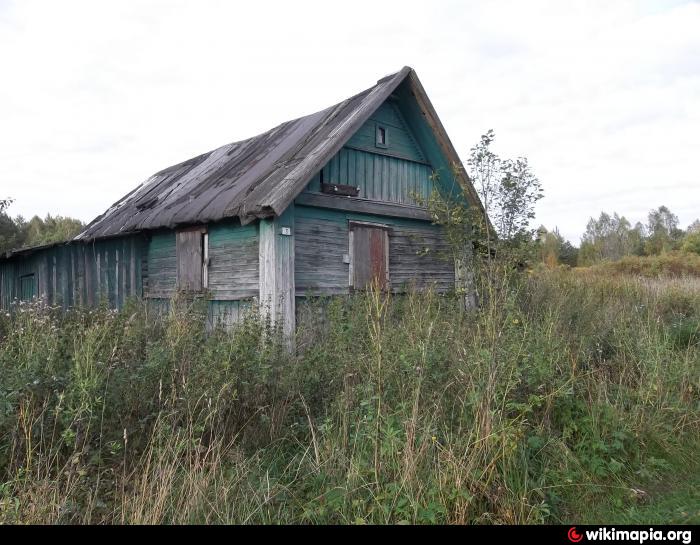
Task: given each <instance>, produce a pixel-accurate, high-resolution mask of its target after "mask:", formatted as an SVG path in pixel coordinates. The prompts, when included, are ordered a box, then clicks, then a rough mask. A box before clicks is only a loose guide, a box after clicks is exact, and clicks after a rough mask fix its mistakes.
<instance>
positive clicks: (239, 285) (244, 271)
mask: <svg viewBox="0 0 700 545" xmlns="http://www.w3.org/2000/svg"><path fill="white" fill-rule="evenodd" d="M208 233H209V258H210V260H211V261H210V264H209V270H208V286H209V291H210V292H211V299H214V300H219V301H233V300H238V299H247V298H251V297H255V296H257V295H258V276H259V275H258V225H257V224H250V225H246V226H241V225H240V224H238V223H233V222H223V223H218V224H213V225H209V226H208ZM176 254H177V250H176V236H175V232H174V231H163V232H158V233H155V234H154V235H153V236H152V237H151V240H150V242H149V245H148V287H147V290H146V294H147V297H149V298H153V299H167V298H169V297H172V295H173V294H174V293H175V290H176V287H177V255H176Z"/></svg>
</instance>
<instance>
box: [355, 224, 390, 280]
mask: <svg viewBox="0 0 700 545" xmlns="http://www.w3.org/2000/svg"><path fill="white" fill-rule="evenodd" d="M350 232H351V233H352V235H351V237H352V264H351V266H352V276H351V282H352V287H353V288H354V289H358V290H361V289H366V288H368V287H369V286H370V285H371V284H372V283H373V282H376V283H377V285H378V286H379V287H381V288H382V289H386V288H387V286H388V285H389V231H388V230H387V229H386V228H384V227H374V226H368V225H362V224H353V223H351V224H350Z"/></svg>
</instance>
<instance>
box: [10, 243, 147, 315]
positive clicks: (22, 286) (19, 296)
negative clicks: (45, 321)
mask: <svg viewBox="0 0 700 545" xmlns="http://www.w3.org/2000/svg"><path fill="white" fill-rule="evenodd" d="M143 255H144V239H143V237H141V236H131V237H121V238H115V239H107V240H99V241H94V242H90V243H82V242H75V243H71V244H65V245H60V246H54V247H51V248H46V249H43V250H37V251H36V252H35V253H33V254H30V255H27V256H17V257H15V258H14V259H10V260H6V261H2V262H0V304H1V305H2V308H3V309H7V308H10V305H11V304H12V302H13V301H15V300H29V299H32V298H34V297H37V298H42V299H44V300H45V301H46V302H47V303H49V304H51V305H60V306H62V307H64V308H68V307H72V306H79V305H86V306H92V305H96V304H99V303H100V302H101V301H105V302H106V303H107V304H108V305H109V306H111V307H113V308H120V307H121V306H122V305H123V304H124V302H125V301H126V300H127V299H128V298H129V297H132V296H140V295H141V294H142V283H143V274H142V272H143V263H142V260H143Z"/></svg>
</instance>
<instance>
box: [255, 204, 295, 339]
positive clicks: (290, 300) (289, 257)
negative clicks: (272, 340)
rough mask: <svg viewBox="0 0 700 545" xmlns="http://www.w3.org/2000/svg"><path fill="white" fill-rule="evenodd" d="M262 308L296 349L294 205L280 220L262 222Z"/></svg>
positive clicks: (260, 256) (272, 219)
mask: <svg viewBox="0 0 700 545" xmlns="http://www.w3.org/2000/svg"><path fill="white" fill-rule="evenodd" d="M259 258H260V308H261V311H262V312H265V313H268V315H269V316H270V320H271V321H272V323H274V324H276V325H279V326H280V328H281V330H282V333H283V335H284V336H285V338H286V339H287V341H288V343H289V347H290V349H291V348H292V347H293V339H294V331H295V327H296V317H295V312H296V309H295V301H294V294H295V287H294V205H291V206H289V208H288V209H287V210H286V211H285V212H284V213H283V214H282V216H280V217H275V218H269V219H262V220H260V246H259Z"/></svg>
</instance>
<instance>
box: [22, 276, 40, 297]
mask: <svg viewBox="0 0 700 545" xmlns="http://www.w3.org/2000/svg"><path fill="white" fill-rule="evenodd" d="M34 297H36V282H35V281H34V274H25V275H24V276H20V277H19V298H20V299H21V300H22V301H30V300H31V299H33V298H34Z"/></svg>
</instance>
